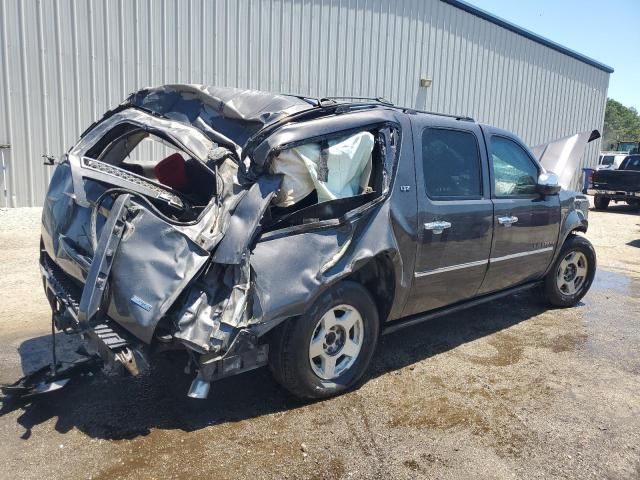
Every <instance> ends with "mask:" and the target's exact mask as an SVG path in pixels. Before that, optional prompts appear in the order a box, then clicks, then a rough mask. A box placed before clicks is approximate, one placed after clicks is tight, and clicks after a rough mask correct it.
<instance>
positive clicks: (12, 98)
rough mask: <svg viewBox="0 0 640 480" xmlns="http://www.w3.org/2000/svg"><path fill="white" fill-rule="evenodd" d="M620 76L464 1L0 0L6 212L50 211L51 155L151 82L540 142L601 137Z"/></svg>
mask: <svg viewBox="0 0 640 480" xmlns="http://www.w3.org/2000/svg"><path fill="white" fill-rule="evenodd" d="M612 71H613V70H612V69H611V68H610V67H607V66H606V65H602V64H600V63H598V62H596V61H594V60H591V59H589V58H587V57H585V56H583V55H581V54H578V53H576V52H573V51H571V50H568V49H566V48H564V47H562V46H560V45H558V44H555V43H553V42H551V41H549V40H546V39H543V38H541V37H539V36H537V35H535V34H533V33H531V32H528V31H526V30H523V29H521V28H519V27H517V26H515V25H512V24H510V23H508V22H505V21H503V20H500V19H498V18H496V17H494V16H492V15H490V14H488V13H486V12H484V11H482V10H478V9H476V8H475V7H472V6H470V5H469V4H466V3H464V2H461V1H458V0H396V1H392V0H237V1H236V0H51V1H49V0H0V75H1V76H0V144H5V143H6V144H10V145H11V148H10V149H9V150H3V152H4V159H5V164H6V169H5V170H4V175H3V178H2V180H3V182H6V187H7V193H6V196H4V195H2V197H1V198H0V205H3V206H4V205H6V204H8V205H9V206H29V205H41V204H42V199H43V195H44V193H45V189H46V186H47V184H48V181H49V179H50V177H51V173H52V169H51V167H45V166H43V165H42V158H41V156H42V155H43V154H49V155H55V156H56V157H58V156H59V155H60V154H62V153H63V152H65V151H66V150H67V149H68V148H69V147H70V146H71V145H72V144H73V143H75V141H76V139H77V138H78V136H79V135H80V133H81V132H82V131H83V130H84V129H85V128H86V127H87V126H88V125H89V124H91V123H92V122H93V121H94V120H96V119H97V118H99V117H100V116H101V115H102V113H103V112H104V111H106V110H107V109H109V108H111V107H113V106H115V105H116V104H118V103H119V102H120V101H121V100H123V99H124V98H125V97H126V96H127V94H129V93H130V92H133V91H134V90H137V89H138V88H141V87H145V86H150V85H158V84H163V83H177V82H180V83H185V82H186V83H205V84H211V85H221V86H237V87H241V88H255V89H261V90H270V91H276V92H295V93H301V94H305V95H310V96H324V95H361V96H383V97H385V98H387V99H389V100H391V101H392V102H394V103H396V104H400V105H405V106H411V107H414V108H421V109H427V110H432V111H439V112H444V113H459V114H465V115H470V116H472V117H474V118H476V119H477V120H478V121H481V122H486V123H491V124H494V125H497V126H500V127H503V128H506V129H509V130H512V131H514V132H516V133H517V134H518V135H520V136H521V137H522V138H523V140H524V141H525V142H527V143H528V144H529V145H532V146H533V145H536V144H538V143H542V142H544V141H547V140H551V139H555V138H559V137H562V136H565V135H569V134H573V133H576V132H578V131H583V130H588V129H591V128H600V127H601V126H602V124H603V118H604V108H605V102H606V97H607V87H608V82H609V74H610V73H612ZM421 79H423V81H422V85H428V84H429V83H431V85H430V86H421ZM598 149H599V141H596V142H592V144H590V146H589V149H588V152H587V154H586V155H585V157H584V159H583V164H584V165H586V164H594V163H595V162H596V158H597V152H598ZM5 202H6V203H5Z"/></svg>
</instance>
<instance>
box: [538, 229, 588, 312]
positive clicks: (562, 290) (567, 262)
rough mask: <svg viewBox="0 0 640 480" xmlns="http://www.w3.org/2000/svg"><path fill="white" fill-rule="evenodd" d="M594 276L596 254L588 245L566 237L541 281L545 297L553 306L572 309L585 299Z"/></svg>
mask: <svg viewBox="0 0 640 480" xmlns="http://www.w3.org/2000/svg"><path fill="white" fill-rule="evenodd" d="M595 273H596V252H595V250H594V249H593V245H591V242H589V240H587V239H586V238H584V237H581V236H579V235H573V234H572V235H569V237H568V238H567V239H566V240H565V242H564V245H562V249H561V250H560V254H559V255H558V258H557V259H556V261H555V262H554V264H553V267H552V268H551V270H550V271H549V273H548V274H547V276H546V277H545V280H544V290H545V296H546V298H547V300H548V301H549V303H550V304H551V305H553V306H555V307H562V308H564V307H571V306H573V305H575V304H576V303H578V302H579V301H580V300H581V299H582V297H584V296H585V294H586V293H587V291H588V290H589V288H590V287H591V283H592V282H593V277H594V276H595Z"/></svg>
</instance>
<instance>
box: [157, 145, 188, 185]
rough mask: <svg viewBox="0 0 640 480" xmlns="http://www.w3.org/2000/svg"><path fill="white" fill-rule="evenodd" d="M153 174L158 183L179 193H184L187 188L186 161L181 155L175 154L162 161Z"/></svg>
mask: <svg viewBox="0 0 640 480" xmlns="http://www.w3.org/2000/svg"><path fill="white" fill-rule="evenodd" d="M153 172H154V174H155V176H156V178H157V179H158V181H159V182H160V183H163V184H164V185H167V186H168V187H171V188H173V189H175V190H179V191H184V190H185V188H186V187H187V173H186V168H185V160H184V158H182V155H180V154H179V153H173V154H171V155H169V156H168V157H166V158H164V159H162V160H160V161H159V162H158V164H157V165H156V166H155V167H154V168H153Z"/></svg>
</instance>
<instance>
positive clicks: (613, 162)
mask: <svg viewBox="0 0 640 480" xmlns="http://www.w3.org/2000/svg"><path fill="white" fill-rule="evenodd" d="M627 155H628V154H627V153H620V152H602V153H601V154H600V158H599V159H598V166H597V167H596V170H602V169H605V168H606V169H608V170H615V169H617V168H618V167H620V164H621V163H622V161H623V160H624V159H625V158H627Z"/></svg>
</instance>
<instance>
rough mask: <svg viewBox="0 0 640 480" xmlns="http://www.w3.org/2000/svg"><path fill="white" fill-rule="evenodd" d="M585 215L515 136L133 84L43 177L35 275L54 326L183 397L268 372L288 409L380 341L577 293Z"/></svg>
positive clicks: (359, 107)
mask: <svg viewBox="0 0 640 480" xmlns="http://www.w3.org/2000/svg"><path fill="white" fill-rule="evenodd" d="M587 214H588V201H587V198H586V197H585V196H584V195H582V194H579V193H575V192H570V191H566V190H562V189H561V187H560V185H559V183H558V178H557V176H556V175H554V174H553V173H550V172H547V171H545V170H544V168H543V167H542V166H541V165H540V163H539V162H538V161H537V160H536V158H535V157H534V156H533V155H532V153H531V152H530V150H529V149H528V148H527V147H526V146H525V145H524V144H523V142H522V141H521V140H520V139H519V138H518V137H516V136H515V135H514V134H512V133H510V132H507V131H505V130H500V129H498V128H495V127H491V126H489V125H482V124H479V123H477V122H475V121H474V120H473V119H471V118H467V117H461V116H450V115H440V114H433V113H428V112H420V111H416V110H414V109H410V108H402V107H395V106H393V105H391V104H388V103H386V102H381V101H380V100H376V99H365V100H363V99H359V100H355V102H354V101H344V100H343V99H337V98H336V99H331V98H327V99H310V98H306V97H299V96H291V95H274V94H270V93H264V92H256V91H244V90H234V89H228V88H215V87H204V86H193V85H171V86H165V87H159V88H154V89H145V90H142V91H139V92H137V93H135V94H133V95H132V96H131V97H130V98H129V99H128V100H127V101H126V102H124V103H123V104H121V105H120V106H119V107H117V108H116V109H114V110H112V111H110V112H108V113H107V114H106V115H105V116H104V117H103V118H102V119H101V120H99V121H98V122H96V123H95V124H94V125H92V126H91V127H90V128H89V129H88V130H87V131H86V132H85V133H84V134H83V135H82V138H81V139H80V141H79V142H78V144H76V145H75V146H74V147H73V148H72V149H71V150H70V151H69V153H68V155H67V156H66V159H65V160H64V161H63V162H62V163H61V164H60V165H59V166H58V167H57V168H56V171H55V174H54V176H53V178H52V180H51V185H50V187H49V191H48V193H47V197H46V200H45V207H44V209H43V218H42V222H43V225H42V248H41V258H40V265H41V269H42V274H43V277H44V286H45V291H46V294H47V297H48V299H49V301H50V304H51V308H52V311H53V321H54V324H55V326H56V327H57V328H58V329H60V330H62V331H64V332H66V333H69V334H79V335H80V336H82V338H83V339H84V340H85V341H86V342H87V344H88V346H89V347H90V351H92V352H97V353H98V354H99V355H100V356H101V357H102V359H103V361H104V363H106V364H109V365H114V364H121V365H123V366H124V367H125V368H126V369H127V370H128V371H129V372H130V373H132V374H134V375H135V374H137V373H139V371H140V370H142V369H143V368H144V366H145V365H148V363H149V362H152V361H153V359H154V357H155V355H158V354H161V353H162V352H165V351H167V350H176V349H180V350H184V351H186V352H187V353H188V355H187V356H186V358H188V367H187V371H189V372H192V373H194V374H195V378H194V380H193V383H192V387H191V389H190V392H189V395H190V396H191V397H195V398H204V397H206V396H207V394H208V392H209V383H210V382H212V381H214V380H218V379H220V378H223V377H227V376H229V375H233V374H236V373H241V372H244V371H246V370H250V369H252V368H257V367H260V366H264V365H267V364H268V365H270V367H271V370H272V372H273V374H274V376H275V378H276V379H277V380H278V381H279V382H280V383H281V384H282V385H283V386H284V387H286V388H287V389H288V390H289V391H291V392H292V393H293V394H295V395H296V396H298V397H301V398H324V397H328V396H331V395H335V394H338V393H341V392H343V391H345V390H347V389H349V388H351V387H353V386H354V385H355V384H356V383H357V382H358V381H359V380H360V379H361V378H362V376H363V374H364V372H365V370H366V368H367V366H368V365H369V362H370V360H371V357H372V355H373V352H374V350H375V347H376V344H377V340H378V337H379V335H380V334H383V333H387V332H391V331H394V330H398V329H399V328H402V327H406V326H409V325H413V324H415V323H417V322H422V321H425V320H428V319H431V318H434V317H437V316H440V315H443V314H446V313H451V312H453V311H457V310H459V309H462V308H465V307H469V306H472V305H477V304H478V303H481V302H486V301H488V300H491V299H495V298H498V297H502V296H505V295H508V294H511V293H515V292H518V291H522V290H523V289H529V288H532V287H536V286H540V287H542V290H543V291H544V293H545V295H546V299H547V300H548V302H549V304H550V305H552V306H555V307H569V306H572V305H575V304H576V303H577V302H578V301H579V300H580V299H581V298H582V297H583V296H584V295H585V293H586V292H587V290H588V289H589V287H590V286H591V282H592V280H593V277H594V274H595V269H596V256H595V251H594V249H593V247H592V246H591V244H590V243H589V241H588V240H587V239H586V238H585V237H584V236H582V235H579V234H578V232H586V230H587V226H588V222H587Z"/></svg>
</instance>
